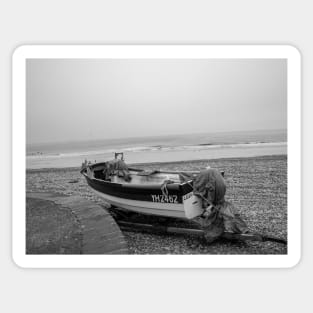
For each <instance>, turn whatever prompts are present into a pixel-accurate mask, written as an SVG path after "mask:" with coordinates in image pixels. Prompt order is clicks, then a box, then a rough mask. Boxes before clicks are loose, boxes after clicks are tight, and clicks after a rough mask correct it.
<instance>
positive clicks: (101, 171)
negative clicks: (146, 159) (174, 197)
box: [89, 164, 184, 185]
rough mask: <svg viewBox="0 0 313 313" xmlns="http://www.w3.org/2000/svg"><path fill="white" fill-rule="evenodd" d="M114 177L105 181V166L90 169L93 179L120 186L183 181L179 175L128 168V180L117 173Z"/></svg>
mask: <svg viewBox="0 0 313 313" xmlns="http://www.w3.org/2000/svg"><path fill="white" fill-rule="evenodd" d="M116 172H117V173H116V174H114V175H110V177H109V179H106V175H105V165H101V164H99V165H97V166H92V167H91V173H89V175H91V176H92V177H93V178H96V179H99V180H103V181H110V182H112V183H120V184H121V183H122V184H136V185H137V184H145V185H149V184H151V185H156V184H163V183H164V182H165V181H169V180H170V181H172V182H173V183H177V184H181V183H183V182H184V181H183V180H182V179H181V177H180V174H179V173H167V172H162V171H156V170H155V171H144V170H141V169H134V168H129V175H130V180H129V181H127V180H125V178H124V177H123V175H119V171H116Z"/></svg>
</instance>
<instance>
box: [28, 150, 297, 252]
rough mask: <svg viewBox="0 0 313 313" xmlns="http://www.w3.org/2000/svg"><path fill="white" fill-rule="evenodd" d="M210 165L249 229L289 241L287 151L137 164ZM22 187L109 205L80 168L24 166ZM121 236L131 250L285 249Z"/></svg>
mask: <svg viewBox="0 0 313 313" xmlns="http://www.w3.org/2000/svg"><path fill="white" fill-rule="evenodd" d="M208 165H209V166H211V167H212V168H216V169H218V170H221V171H225V180H226V184H227V191H226V199H227V200H228V201H231V202H232V203H233V204H234V205H235V207H236V208H237V210H238V211H239V213H240V215H241V217H242V218H243V219H244V220H245V221H246V223H247V224H248V227H249V229H250V231H252V232H257V233H262V234H267V235H272V236H276V237H280V238H283V239H287V156H286V155H274V156H260V157H249V158H227V159H213V160H196V161H180V162H167V163H149V164H136V167H138V168H145V169H148V170H152V169H162V170H175V171H184V170H185V171H186V170H200V169H203V168H205V167H206V166H208ZM134 166H135V165H134V164H132V167H134ZM26 191H27V192H56V193H61V194H65V195H79V196H82V197H84V198H86V199H88V200H91V201H94V202H96V203H98V204H101V205H102V206H103V209H104V210H105V209H106V208H108V204H106V203H104V202H103V200H101V199H99V198H98V197H97V196H95V195H94V194H93V192H92V190H91V189H90V188H89V187H88V185H87V183H86V181H85V180H84V178H83V177H82V176H81V174H80V172H79V168H78V167H71V168H57V169H56V168H49V169H31V170H27V172H26ZM295 209H296V208H295ZM123 234H124V236H125V239H126V241H127V244H128V249H129V253H130V254H183V255H185V254H286V253H287V246H285V245H282V244H279V243H274V242H252V241H251V242H248V241H247V242H229V241H226V240H218V241H216V242H214V243H212V244H210V245H208V244H205V243H204V242H202V241H199V239H198V238H193V237H191V236H178V235H168V234H147V233H138V232H123Z"/></svg>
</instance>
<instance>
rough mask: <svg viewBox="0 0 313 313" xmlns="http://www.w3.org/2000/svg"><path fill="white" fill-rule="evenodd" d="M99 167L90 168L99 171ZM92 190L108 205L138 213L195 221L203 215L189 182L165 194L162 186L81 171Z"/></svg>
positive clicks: (170, 188) (167, 190) (175, 186)
mask: <svg viewBox="0 0 313 313" xmlns="http://www.w3.org/2000/svg"><path fill="white" fill-rule="evenodd" d="M96 167H97V164H95V165H93V166H92V167H91V168H92V169H93V170H94V169H96ZM81 173H82V174H83V175H84V177H85V179H86V181H87V183H88V185H89V186H90V187H91V189H92V191H93V192H94V193H95V194H96V195H97V196H99V197H101V198H102V199H103V200H105V201H106V202H108V203H109V204H111V205H113V206H116V207H120V208H123V209H126V210H130V211H133V212H137V213H143V214H151V215H158V216H167V217H176V218H183V219H192V218H194V217H196V216H199V215H201V214H202V213H203V209H202V202H201V199H199V198H198V197H195V196H194V195H193V192H192V186H191V185H190V183H173V184H168V185H167V186H166V193H164V190H163V191H162V188H161V187H162V184H160V183H159V184H154V183H150V184H148V185H142V184H136V183H127V182H124V183H121V182H112V181H105V180H102V179H98V178H96V177H93V176H90V175H88V173H87V170H86V169H85V170H82V171H81Z"/></svg>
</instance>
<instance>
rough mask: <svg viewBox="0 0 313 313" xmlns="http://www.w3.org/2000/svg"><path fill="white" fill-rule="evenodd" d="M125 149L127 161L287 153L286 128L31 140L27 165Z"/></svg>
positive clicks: (73, 162)
mask: <svg viewBox="0 0 313 313" xmlns="http://www.w3.org/2000/svg"><path fill="white" fill-rule="evenodd" d="M114 152H124V156H125V160H126V162H127V163H146V162H169V161H183V160H200V159H216V158H225V157H251V156H261V155H274V154H287V131H286V130H275V131H273V130H270V131H249V132H247V131H246V132H228V133H226V132H224V133H210V134H192V135H191V134H190V135H170V136H158V137H141V138H125V139H104V140H90V141H73V142H63V143H45V144H28V145H27V146H26V154H27V155H26V166H27V168H29V169H31V168H33V169H35V168H56V167H58V168H59V167H73V166H80V165H81V163H82V162H83V161H84V160H85V159H87V160H90V161H92V162H94V161H95V160H96V161H98V162H100V161H107V160H110V159H112V158H113V157H114Z"/></svg>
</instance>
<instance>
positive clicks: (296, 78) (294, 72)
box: [12, 45, 301, 268]
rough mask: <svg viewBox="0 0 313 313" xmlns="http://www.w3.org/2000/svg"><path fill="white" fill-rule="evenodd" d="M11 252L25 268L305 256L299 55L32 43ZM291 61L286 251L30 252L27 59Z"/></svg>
mask: <svg viewBox="0 0 313 313" xmlns="http://www.w3.org/2000/svg"><path fill="white" fill-rule="evenodd" d="M12 58H13V75H12V76H13V82H12V83H13V87H12V92H13V95H12V99H13V111H12V112H13V117H12V138H13V143H12V149H13V150H12V157H13V159H12V175H13V177H12V206H13V207H12V209H13V213H12V245H13V247H12V256H13V260H14V262H15V263H16V264H17V265H18V266H20V267H25V268H268V267H270V268H286V267H293V266H295V265H296V264H297V263H298V262H299V261H300V258H301V56H300V53H299V51H298V50H297V49H296V48H294V47H292V46H286V45H276V46H275V45H271V46H266V45H262V46H257V45H254V46H251V45H240V46H235V45H222V46H216V45H212V46H211V45H103V46H98V45H94V46H87V45H75V46H73V45H62V46H57V45H53V46H49V45H45V46H43V45H29V46H20V47H18V48H17V49H16V50H15V51H14V53H13V57H12ZM29 58H39V59H45V58H51V59H58V58H62V59H64V58H70V59H77V58H82V59H84V58H86V59H92V58H100V59H101V58H110V59H131V58H134V59H137V58H140V59H149V58H156V59H164V58H167V59H168V58H169V59H170V58H173V59H188V58H192V59H195V58H208V59H211V58H216V59H228V58H232V59H235V58H240V59H241V58H246V59H254V58H261V59H267V58H270V59H275V58H277V59H287V66H288V190H292V193H291V192H289V193H288V254H287V255H184V256H179V255H157V256H154V255H26V254H25V242H26V238H25V237H26V232H25V230H26V229H25V217H26V214H25V211H26V210H25V198H26V193H25V191H26V190H25V178H26V175H25V173H26V172H25V171H26V163H25V155H26V154H25V147H26V140H25V133H26V131H25V129H26V124H25V122H26V114H25V113H26V88H25V85H26V59H29Z"/></svg>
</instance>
